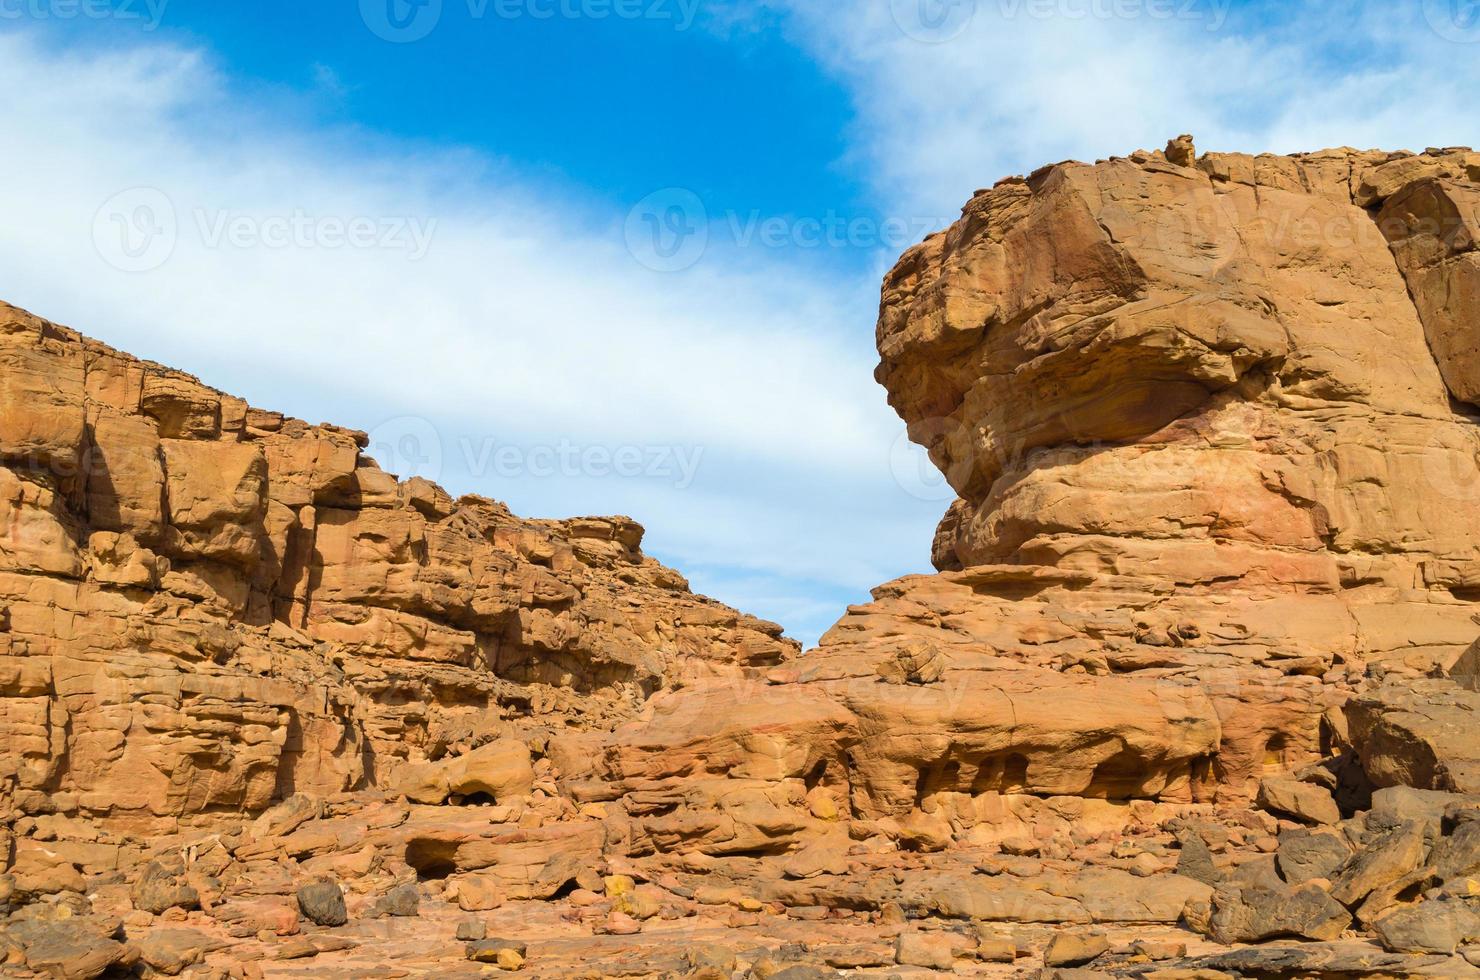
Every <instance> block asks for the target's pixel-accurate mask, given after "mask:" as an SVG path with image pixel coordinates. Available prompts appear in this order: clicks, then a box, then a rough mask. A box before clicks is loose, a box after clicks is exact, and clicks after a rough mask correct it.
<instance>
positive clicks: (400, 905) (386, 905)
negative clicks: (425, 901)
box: [371, 884, 421, 918]
mask: <svg viewBox="0 0 1480 980" xmlns="http://www.w3.org/2000/svg"><path fill="white" fill-rule="evenodd" d="M420 911H421V893H420V892H419V891H417V889H416V886H415V885H412V884H406V885H397V886H396V887H395V888H392V889H391V890H390V891H388V892H386V893H385V894H384V895H382V896H380V900H379V901H377V902H376V903H375V908H374V909H373V910H372V911H371V915H372V916H374V917H376V918H379V917H381V916H385V915H390V916H401V917H404V918H409V917H411V916H414V915H416V914H417V913H419V912H420Z"/></svg>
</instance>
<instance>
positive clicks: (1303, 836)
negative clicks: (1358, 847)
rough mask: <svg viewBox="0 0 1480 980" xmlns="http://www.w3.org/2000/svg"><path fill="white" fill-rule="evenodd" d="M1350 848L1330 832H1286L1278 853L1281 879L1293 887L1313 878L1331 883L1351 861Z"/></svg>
mask: <svg viewBox="0 0 1480 980" xmlns="http://www.w3.org/2000/svg"><path fill="white" fill-rule="evenodd" d="M1351 856H1352V849H1351V845H1349V844H1348V843H1347V842H1346V838H1344V837H1342V836H1341V835H1340V834H1334V833H1330V832H1328V831H1310V830H1287V831H1285V832H1284V833H1283V834H1280V849H1279V850H1278V851H1277V852H1275V859H1276V862H1277V864H1278V865H1279V871H1280V875H1281V877H1283V878H1284V879H1285V881H1287V882H1289V883H1290V884H1292V885H1299V884H1302V883H1304V882H1307V881H1310V880H1311V879H1312V878H1325V879H1326V880H1328V881H1329V880H1331V879H1334V878H1335V877H1336V874H1337V872H1339V871H1340V870H1341V869H1342V868H1343V867H1344V866H1345V865H1346V863H1347V862H1348V861H1349V860H1351Z"/></svg>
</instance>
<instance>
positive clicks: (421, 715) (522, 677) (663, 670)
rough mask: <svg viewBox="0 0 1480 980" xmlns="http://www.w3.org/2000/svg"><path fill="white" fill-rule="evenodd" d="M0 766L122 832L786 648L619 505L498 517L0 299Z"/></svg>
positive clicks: (26, 798)
mask: <svg viewBox="0 0 1480 980" xmlns="http://www.w3.org/2000/svg"><path fill="white" fill-rule="evenodd" d="M0 372H3V373H0V528H3V529H4V533H3V535H0V785H3V787H4V789H3V790H0V792H3V794H4V798H5V799H6V800H8V801H11V802H12V803H13V804H14V806H16V807H17V808H19V810H20V812H23V813H32V814H35V813H64V814H68V815H77V816H82V817H98V818H106V819H107V820H108V821H109V822H111V823H114V824H117V823H119V822H120V821H125V820H127V821H130V822H131V823H132V826H133V827H134V828H135V829H137V830H138V831H141V832H158V831H161V830H164V831H170V830H173V829H174V827H175V825H176V823H177V822H178V821H181V820H183V821H185V822H186V823H188V822H190V821H191V820H192V819H194V818H197V817H200V816H202V815H209V814H213V813H223V812H237V813H256V812H260V811H261V810H263V809H265V808H266V807H268V806H269V805H271V804H272V803H274V802H276V801H278V800H281V799H284V798H286V797H288V796H291V795H293V794H294V793H309V794H314V795H318V796H328V795H332V794H335V793H338V792H341V791H346V790H355V789H362V788H373V787H384V786H388V785H393V784H394V783H395V782H396V780H397V777H398V772H399V771H400V770H401V769H402V768H404V766H405V765H406V764H407V763H416V762H424V761H428V760H437V759H440V758H441V757H442V756H444V755H447V754H448V752H449V751H450V750H454V751H455V750H458V749H461V748H465V747H471V746H472V745H475V744H477V743H479V742H483V741H487V740H489V739H490V738H492V737H494V736H496V735H499V734H503V733H504V732H505V731H507V730H510V729H511V726H512V727H513V728H514V729H517V730H518V732H519V733H520V734H521V735H523V736H525V737H530V736H532V735H533V734H534V733H535V731H536V730H537V729H545V730H549V731H558V730H562V729H564V728H566V727H567V726H574V727H577V728H583V729H584V728H601V727H604V726H609V725H611V724H613V723H615V722H616V721H618V720H620V719H623V718H626V717H629V716H631V715H632V714H633V713H634V712H635V711H636V709H637V708H638V706H640V705H641V703H642V702H643V701H644V700H645V699H646V698H647V697H649V696H650V695H652V694H653V693H654V692H655V691H658V690H661V689H664V688H665V687H671V686H674V685H675V684H679V683H682V682H683V681H684V680H685V679H687V678H691V677H693V676H696V675H701V674H703V673H705V672H708V671H711V670H716V669H736V670H738V669H741V668H744V667H745V666H747V665H765V664H774V663H777V662H780V661H781V660H783V659H785V658H787V657H789V656H790V655H791V654H792V653H793V652H794V644H792V643H790V641H787V640H784V639H782V638H781V631H780V628H779V627H777V626H775V625H773V624H770V623H765V622H762V621H759V620H757V619H755V618H753V617H749V616H744V615H741V614H739V613H737V612H735V611H734V610H732V609H729V608H727V607H725V606H722V605H720V604H719V603H716V602H713V601H710V600H708V599H706V598H704V597H702V596H696V595H694V594H692V593H691V592H690V591H689V588H688V585H687V583H686V582H685V580H684V579H683V577H682V576H681V575H679V574H678V573H677V572H675V571H673V570H672V569H669V568H665V567H664V566H662V565H660V564H659V563H658V562H656V561H654V560H652V559H650V558H646V557H644V556H643V555H642V553H641V551H640V544H641V541H642V533H643V532H642V528H641V527H640V526H638V525H637V524H636V523H634V522H633V521H631V520H629V519H626V518H580V519H574V520H568V521H526V520H521V519H519V518H517V517H515V516H514V515H512V514H511V513H510V512H509V510H508V509H507V508H506V507H504V506H503V505H502V504H499V503H497V502H495V501H492V500H486V499H483V498H478V497H463V498H461V499H458V500H453V499H452V498H451V497H449V496H448V495H447V494H446V493H445V492H443V491H442V490H441V488H439V487H437V486H434V485H432V484H430V483H428V482H427V481H425V480H421V479H412V480H409V481H406V482H398V481H397V479H396V477H394V476H393V475H391V474H389V473H384V472H382V471H381V470H380V469H379V468H377V466H376V465H375V463H374V462H373V461H372V460H370V459H368V458H367V457H365V456H364V455H362V453H361V450H362V449H363V448H364V445H365V441H366V440H365V437H364V435H363V434H361V433H357V432H352V431H349V430H346V429H341V428H338V427H335V426H331V425H318V426H311V425H308V424H306V423H304V422H301V421H298V420H297V419H290V418H284V417H283V416H281V415H279V414H277V413H274V412H270V411H265V410H262V409H257V408H253V407H251V406H249V405H247V404H246V403H245V402H243V401H242V400H240V399H237V398H233V397H231V396H229V395H224V394H222V393H220V392H218V391H215V390H212V389H210V388H208V387H206V386H204V385H202V384H200V383H199V382H198V381H196V380H195V379H194V378H191V377H189V376H187V375H184V374H181V373H179V372H177V371H171V370H168V369H166V368H163V367H161V366H159V365H157V364H153V363H149V362H145V361H139V360H136V359H134V358H132V357H129V356H128V355H125V354H121V353H119V352H117V351H114V350H111V349H109V348H107V347H105V346H104V345H102V344H99V343H97V342H95V341H91V340H88V339H87V338H85V337H83V336H81V335H80V334H77V333H75V332H74V331H71V330H69V329H67V328H64V327H60V326H57V325H56V324H53V323H49V322H47V321H45V320H42V319H40V318H38V317H35V316H32V315H30V314H27V313H25V312H22V311H20V310H17V309H15V308H13V307H10V306H0Z"/></svg>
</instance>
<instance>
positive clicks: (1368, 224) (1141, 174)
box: [0, 137, 1480, 980]
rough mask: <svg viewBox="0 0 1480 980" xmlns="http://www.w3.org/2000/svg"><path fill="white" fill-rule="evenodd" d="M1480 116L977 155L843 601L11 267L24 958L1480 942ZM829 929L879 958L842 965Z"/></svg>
mask: <svg viewBox="0 0 1480 980" xmlns="http://www.w3.org/2000/svg"><path fill="white" fill-rule="evenodd" d="M1477 187H1480V155H1477V154H1475V153H1473V152H1471V151H1469V150H1465V149H1451V150H1431V151H1428V152H1425V153H1423V154H1417V155H1415V154H1387V153H1378V152H1359V151H1355V150H1349V149H1340V150H1329V151H1322V152H1319V153H1313V154H1304V155H1299V156H1294V157H1275V156H1259V157H1251V156H1244V155H1238V154H1204V155H1202V156H1199V155H1197V153H1196V150H1195V148H1194V147H1193V145H1192V141H1191V139H1190V138H1186V137H1184V138H1181V139H1178V140H1174V141H1173V142H1172V143H1171V144H1169V145H1168V147H1167V149H1166V151H1164V152H1156V153H1146V152H1140V153H1136V154H1133V155H1132V156H1130V157H1127V158H1118V159H1112V160H1107V161H1101V162H1099V163H1097V164H1095V165H1088V164H1080V163H1064V164H1058V165H1055V166H1052V167H1047V168H1044V169H1043V170H1041V171H1038V172H1037V173H1034V174H1032V175H1030V176H1028V177H1026V178H1012V179H1009V180H1006V181H1003V182H1000V183H999V184H998V185H997V186H996V187H994V188H991V189H989V190H984V191H981V192H978V193H977V194H976V195H975V196H974V197H973V198H972V200H971V201H970V202H969V203H968V205H967V206H966V208H965V209H964V211H963V215H962V218H961V220H960V221H959V222H957V223H956V224H955V225H953V226H952V227H951V228H950V229H949V230H947V231H945V232H943V233H941V234H939V235H935V236H932V237H930V238H929V239H927V240H926V241H925V242H924V243H923V244H921V245H920V246H918V247H916V248H914V249H912V250H910V251H909V252H908V253H906V254H905V256H904V257H903V258H902V259H901V260H900V263H899V265H898V266H897V267H896V268H895V270H894V271H893V272H892V273H891V274H890V276H889V277H888V279H887V280H886V282H885V285H884V290H883V299H882V303H881V310H880V320H879V326H878V335H877V339H878V345H879V351H880V355H881V364H880V367H879V370H878V378H879V380H880V381H881V383H882V384H883V385H884V387H885V388H886V389H887V391H888V393H889V398H890V402H891V404H892V405H893V406H894V407H895V408H896V409H897V410H898V411H899V413H900V414H901V416H902V417H903V418H904V419H905V421H906V422H907V423H908V425H909V427H910V433H911V435H912V436H913V437H914V438H915V439H916V440H917V441H918V442H920V443H921V444H922V445H924V446H925V447H926V448H927V449H928V450H929V452H930V454H931V457H932V459H933V460H934V461H935V462H936V463H937V465H939V466H940V468H941V470H942V472H943V473H944V474H945V476H946V478H947V479H948V480H949V482H950V485H951V487H952V488H953V489H954V490H955V492H956V493H957V494H958V496H959V499H958V500H957V501H956V502H955V503H954V504H953V505H952V506H951V508H950V509H949V511H948V513H947V514H946V515H945V517H944V519H943V520H942V522H941V524H940V528H939V531H938V533H937V535H936V539H935V547H934V555H935V560H936V564H937V567H938V568H939V569H940V570H939V572H938V573H937V574H934V575H912V576H908V577H905V578H902V579H899V580H897V581H894V582H890V583H887V584H885V585H882V586H880V587H879V588H877V589H876V590H874V595H873V600H872V601H871V602H869V603H867V604H864V605H860V606H856V607H853V608H851V609H849V610H847V612H846V614H845V615H844V616H843V617H842V618H841V619H840V620H839V621H838V623H837V625H836V626H835V627H834V628H833V629H832V630H830V631H829V632H828V634H827V635H826V636H825V637H824V638H823V639H822V641H821V643H820V645H819V646H818V648H817V649H815V650H812V651H809V652H808V653H807V654H806V655H804V656H797V655H796V653H797V651H796V650H795V647H794V645H793V644H791V643H790V642H789V641H786V640H785V639H784V638H782V636H781V632H780V629H779V628H778V627H775V626H773V625H771V624H767V623H763V622H761V621H759V620H755V619H753V618H751V617H748V616H744V615H743V614H740V613H737V612H735V611H733V610H730V609H728V608H726V607H723V606H720V605H719V604H717V603H714V602H712V601H709V600H706V599H703V598H702V597H698V596H694V595H693V594H692V593H690V592H689V591H688V589H687V587H686V585H685V583H684V582H683V580H682V578H681V577H680V576H679V575H678V573H676V572H673V571H672V570H670V569H666V568H664V567H663V566H661V565H659V564H657V563H656V562H654V561H652V560H651V559H647V558H644V557H643V556H642V555H641V552H640V550H639V545H640V538H641V529H640V528H639V527H637V525H635V524H633V523H632V522H631V521H628V520H626V519H621V518H612V519H580V520H573V521H527V520H521V519H519V518H516V517H514V516H513V515H512V514H510V513H509V512H508V510H507V509H506V508H504V507H503V506H501V505H499V504H497V503H495V502H493V501H489V500H484V499H481V498H476V497H465V498H462V499H459V500H453V499H451V498H450V497H449V496H448V495H447V494H445V493H444V492H443V491H441V490H440V489H439V488H437V487H435V486H433V485H431V484H430V483H427V482H426V481H422V480H409V481H398V480H397V479H396V478H395V477H393V476H390V475H388V474H385V473H382V472H381V471H380V470H379V469H377V468H376V467H375V466H374V464H373V463H371V462H370V461H369V460H368V459H366V458H365V456H364V455H363V454H362V452H361V450H362V449H363V448H364V439H363V437H362V436H360V435H359V434H357V433H354V432H350V431H347V430H342V429H337V428H334V427H332V426H309V425H307V424H305V423H302V422H298V421H295V420H291V419H285V418H282V417H280V416H277V415H275V414H272V413H269V412H265V411H261V410H257V409H252V408H249V407H248V406H247V405H245V403H242V402H241V401H239V400H237V399H232V398H230V397H229V396H225V395H222V394H220V393H219V392H215V391H213V390H211V389H208V388H206V387H204V386H203V385H201V384H200V383H199V382H196V381H195V380H194V379H191V378H188V377H186V376H184V375H181V374H179V373H177V372H173V371H170V370H168V369H165V368H162V367H159V366H158V365H154V364H150V363H146V362H140V361H136V360H134V359H132V358H130V357H128V356H126V355H122V354H119V353H117V352H115V351H112V350H110V349H108V348H106V347H104V346H102V345H100V344H97V343H95V342H93V341H89V340H87V339H85V338H83V337H81V336H80V335H78V334H76V333H74V332H72V331H70V330H68V329H66V328H62V327H59V326H56V325H54V324H51V323H48V322H46V321H43V320H40V319H38V318H36V317H33V316H31V315H29V314H25V313H22V312H21V311H18V310H14V309H12V308H9V307H0V360H3V368H4V372H3V374H0V462H3V466H0V482H4V484H5V486H6V487H7V488H8V489H7V490H6V492H5V493H4V494H0V526H3V527H4V529H5V533H4V534H3V535H0V606H3V609H4V618H3V620H0V648H3V649H0V730H3V733H4V739H3V741H0V785H3V796H0V804H3V817H4V820H3V831H0V865H3V868H0V871H3V873H0V907H3V909H4V911H5V912H6V917H5V918H4V919H3V920H0V964H3V966H4V969H5V970H7V971H9V972H12V973H15V974H17V975H21V976H42V975H54V976H88V977H91V976H99V975H103V974H104V973H106V972H108V971H112V972H113V973H115V974H120V973H123V974H135V975H142V976H157V975H178V974H180V973H182V972H189V971H195V972H196V973H199V974H201V975H213V976H223V975H227V976H232V977H241V978H246V977H256V976H263V975H274V976H345V977H351V976H364V975H371V974H375V975H381V974H382V973H383V972H384V971H386V970H387V969H389V970H393V971H399V972H403V973H407V974H413V975H425V974H428V973H437V974H438V975H467V976H482V975H486V973H487V972H488V971H490V970H495V969H496V970H502V971H510V972H514V971H524V972H525V973H526V974H527V975H531V976H540V977H586V978H595V977H608V976H632V977H659V976H662V977H687V978H706V980H716V978H717V980H726V978H730V980H733V978H736V977H740V978H747V980H751V978H753V980H767V978H786V980H818V978H830V977H837V976H842V975H848V976H878V977H888V976H926V975H937V974H946V973H960V974H966V975H975V976H995V977H1009V976H1012V977H1020V976H1043V977H1048V978H1056V977H1057V978H1064V980H1068V978H1073V980H1085V978H1105V977H1146V978H1156V980H1194V978H1195V980H1238V978H1241V977H1289V978H1295V977H1301V978H1311V977H1317V978H1331V980H1335V978H1349V977H1353V976H1371V977H1379V976H1380V977H1419V976H1428V977H1451V978H1452V977H1466V976H1480V748H1477V739H1476V736H1475V730H1474V724H1473V719H1474V718H1475V717H1476V715H1477V712H1480V700H1477V699H1480V693H1477V691H1480V683H1477V678H1480V643H1476V637H1477V635H1480V606H1477V601H1480V535H1477V534H1476V531H1477V528H1476V526H1475V524H1476V522H1477V521H1480V517H1477V513H1480V511H1477V509H1476V507H1475V503H1476V500H1477V497H1480V414H1477V413H1480V407H1477V406H1480V402H1477V398H1480V353H1477V343H1476V341H1475V337H1474V334H1475V329H1476V312H1477V307H1476V300H1475V294H1476V288H1477V286H1480V272H1477V268H1480V267H1477V258H1476V256H1477V254H1480V253H1477V251H1476V249H1475V244H1474V243H1475V238H1476V235H1477V234H1480V210H1477V207H1480V197H1477V190H1476V188H1477ZM840 971H846V974H845V973H843V972H840Z"/></svg>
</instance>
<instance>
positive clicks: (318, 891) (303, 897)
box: [298, 881, 349, 926]
mask: <svg viewBox="0 0 1480 980" xmlns="http://www.w3.org/2000/svg"><path fill="white" fill-rule="evenodd" d="M298 910H299V911H300V912H302V913H303V916H304V918H306V919H308V920H309V921H310V922H313V923H315V924H317V925H321V926H342V925H344V924H345V923H346V922H348V921H349V914H348V913H347V912H346V911H345V908H344V892H343V890H341V889H340V887H339V886H338V885H337V884H335V883H334V882H332V881H316V882H314V883H313V884H311V885H304V886H303V887H302V888H300V889H298Z"/></svg>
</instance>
